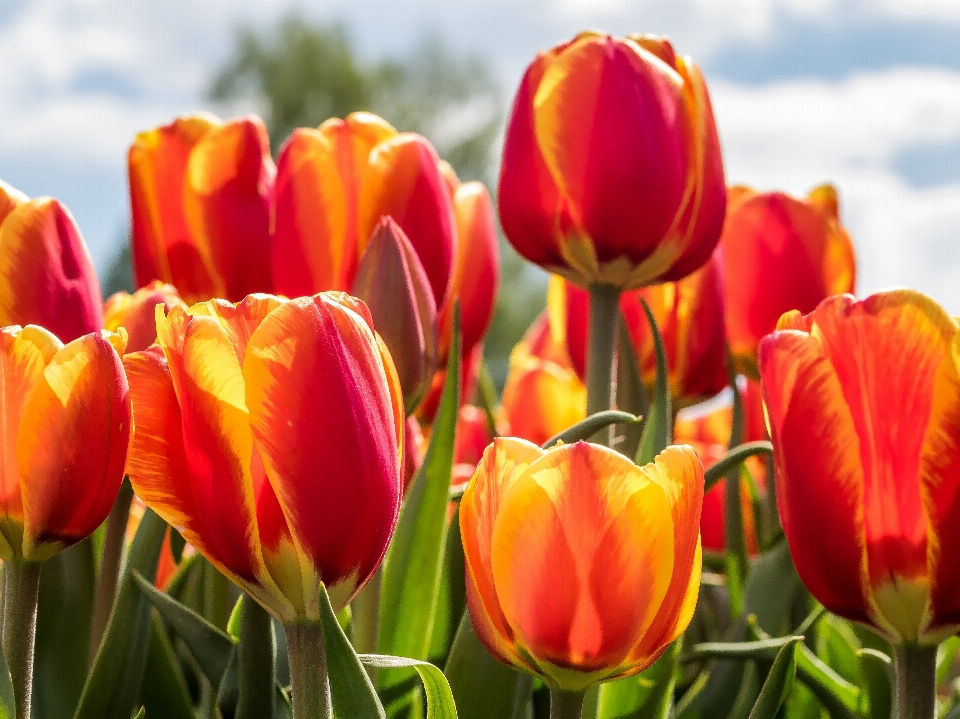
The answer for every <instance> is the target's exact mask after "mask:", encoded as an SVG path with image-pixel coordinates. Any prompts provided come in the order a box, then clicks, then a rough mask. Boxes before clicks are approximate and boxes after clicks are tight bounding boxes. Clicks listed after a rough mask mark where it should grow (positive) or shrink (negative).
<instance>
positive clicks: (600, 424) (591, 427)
mask: <svg viewBox="0 0 960 719" xmlns="http://www.w3.org/2000/svg"><path fill="white" fill-rule="evenodd" d="M639 423H640V417H637V416H635V415H632V414H630V413H629V412H620V411H619V410H615V409H607V410H604V411H603V412H597V413H595V414H591V415H590V416H589V417H587V418H586V419H583V420H580V421H579V422H577V423H576V424H575V425H573V426H572V427H568V428H567V429H565V430H563V431H562V432H561V433H560V434H557V435H554V436H553V437H551V438H550V439H548V440H547V441H546V442H544V443H543V444H542V445H540V446H541V448H543V449H549V448H550V447H552V446H553V445H555V444H556V443H557V442H563V443H564V444H573V443H574V442H577V441H579V440H581V439H589V438H590V437H592V436H593V435H594V434H596V433H597V432H599V431H600V430H601V429H605V428H606V427H609V426H610V425H611V424H639Z"/></svg>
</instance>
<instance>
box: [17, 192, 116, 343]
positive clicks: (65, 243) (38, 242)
mask: <svg viewBox="0 0 960 719" xmlns="http://www.w3.org/2000/svg"><path fill="white" fill-rule="evenodd" d="M102 305H103V299H102V298H101V296H100V284H99V283H98V281H97V273H96V270H95V269H94V267H93V262H92V261H91V260H90V255H89V253H88V252H87V246H86V245H85V244H84V242H83V237H82V236H81V235H80V230H79V229H78V228H77V224H76V222H75V221H74V219H73V215H71V214H70V211H69V210H68V209H67V208H66V207H64V206H63V205H61V204H60V203H59V202H58V201H57V200H54V199H52V198H49V197H38V198H35V199H33V200H30V199H28V198H27V197H26V196H25V195H24V194H23V193H21V192H19V191H18V190H15V189H14V188H12V187H11V186H10V185H8V184H6V183H4V182H3V181H0V326H3V325H21V326H26V325H29V324H34V325H39V326H41V327H45V328H46V329H48V330H49V331H50V332H52V333H53V334H55V335H56V336H57V337H58V338H59V339H60V341H61V342H71V341H73V340H75V339H77V338H78V337H80V336H81V335H85V334H89V333H90V332H97V331H99V330H100V329H101V328H102V327H103V308H102Z"/></svg>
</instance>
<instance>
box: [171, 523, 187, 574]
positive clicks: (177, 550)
mask: <svg viewBox="0 0 960 719" xmlns="http://www.w3.org/2000/svg"><path fill="white" fill-rule="evenodd" d="M186 546H187V540H186V539H184V538H183V535H182V534H180V532H178V531H177V530H176V529H175V528H174V527H170V554H172V555H173V562H174V564H176V565H177V566H180V562H181V561H182V560H183V550H184V548H185V547H186Z"/></svg>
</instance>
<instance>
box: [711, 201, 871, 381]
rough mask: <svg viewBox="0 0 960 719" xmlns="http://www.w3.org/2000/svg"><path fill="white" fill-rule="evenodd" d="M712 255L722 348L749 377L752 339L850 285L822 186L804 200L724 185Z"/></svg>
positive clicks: (851, 273) (849, 269) (849, 258)
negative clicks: (725, 204) (716, 263)
mask: <svg viewBox="0 0 960 719" xmlns="http://www.w3.org/2000/svg"><path fill="white" fill-rule="evenodd" d="M719 257H720V267H721V270H722V273H723V276H724V278H725V280H724V283H723V291H724V306H725V313H726V323H727V336H728V340H729V343H730V351H731V352H732V353H733V355H734V358H735V359H736V361H737V364H738V369H739V370H740V371H741V372H743V373H744V374H748V375H750V376H752V377H753V378H754V379H756V378H757V377H758V376H759V375H758V374H757V346H758V345H759V343H760V340H761V339H762V338H763V336H764V335H766V334H768V333H770V332H773V330H774V328H775V327H776V325H777V320H778V319H779V318H780V315H782V314H783V313H784V312H789V311H790V310H799V311H800V312H802V313H807V312H812V311H813V309H814V308H815V307H816V306H817V304H818V303H819V302H820V301H821V300H823V299H824V298H825V297H828V296H830V295H835V294H842V293H844V292H853V290H854V283H855V280H856V260H855V257H854V251H853V245H852V244H851V242H850V237H849V235H847V232H846V230H844V229H843V227H842V226H841V224H840V220H839V216H838V203H837V194H836V190H835V189H834V188H833V187H832V186H830V185H823V186H821V187H818V188H816V189H814V190H813V191H812V192H811V193H810V195H809V196H808V197H807V198H806V199H797V198H795V197H791V196H789V195H786V194H784V193H782V192H755V191H753V190H751V189H749V188H746V187H734V188H731V190H730V204H729V212H728V213H727V220H726V222H725V223H724V226H723V235H722V237H721V240H720V250H719Z"/></svg>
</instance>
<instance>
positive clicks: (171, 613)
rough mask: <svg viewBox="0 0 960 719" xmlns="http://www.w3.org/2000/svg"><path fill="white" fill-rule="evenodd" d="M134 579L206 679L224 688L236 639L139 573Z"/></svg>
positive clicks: (135, 573) (134, 575) (135, 574)
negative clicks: (181, 641) (194, 660)
mask: <svg viewBox="0 0 960 719" xmlns="http://www.w3.org/2000/svg"><path fill="white" fill-rule="evenodd" d="M133 577H134V580H135V581H136V583H137V586H138V587H139V588H140V591H141V592H143V594H144V596H145V597H146V598H147V600H148V601H149V602H150V603H151V604H152V605H153V606H154V607H155V608H156V610H157V612H159V614H160V616H161V617H163V620H164V621H165V622H167V624H169V625H170V627H171V628H172V629H173V631H174V632H175V633H176V635H177V636H178V637H180V638H181V639H182V640H183V643H184V644H186V645H187V648H188V649H189V650H190V653H191V654H192V655H193V658H194V659H196V660H197V664H198V665H199V667H200V670H201V671H202V672H203V674H204V676H206V677H207V679H209V680H210V683H211V684H212V685H213V686H215V687H217V686H220V681H221V680H222V679H223V674H224V672H225V671H226V669H227V664H228V663H229V661H230V655H231V654H232V653H233V651H234V642H233V638H232V637H231V636H230V635H229V634H226V633H224V632H223V631H222V630H220V629H218V628H217V627H215V626H214V625H213V624H211V623H210V622H208V621H207V620H206V619H204V618H203V617H201V616H200V615H199V614H197V613H196V612H195V611H193V610H192V609H190V608H189V607H185V606H184V605H182V604H180V602H178V601H177V600H175V599H173V598H172V597H170V596H168V595H166V594H164V593H163V592H161V591H160V590H159V589H157V588H156V587H154V586H153V585H152V584H151V583H150V582H148V581H147V580H146V579H144V578H143V577H142V576H141V575H140V574H139V572H134V574H133Z"/></svg>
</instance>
